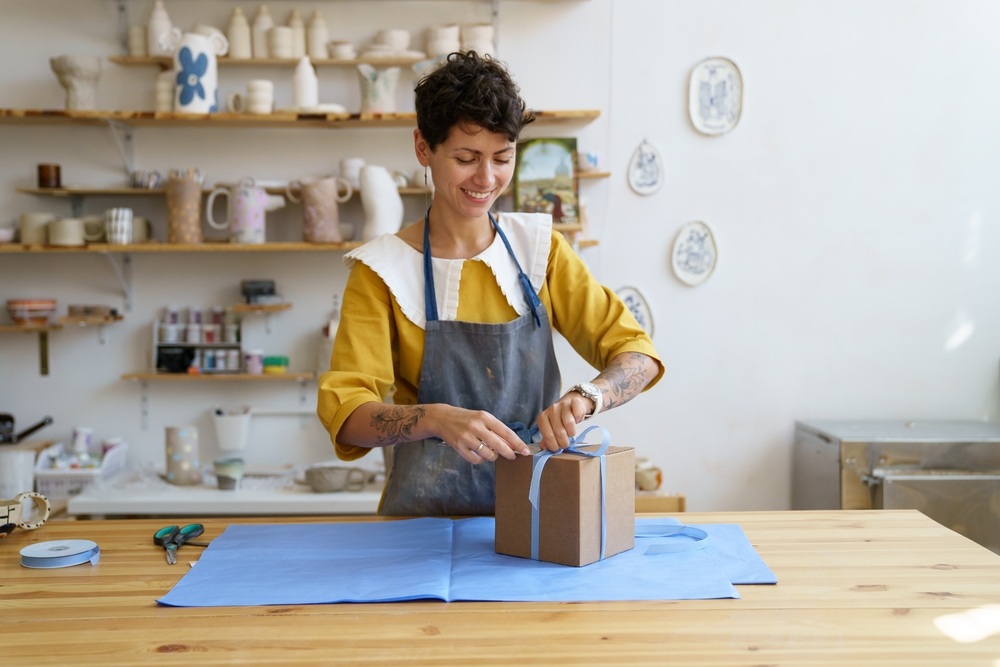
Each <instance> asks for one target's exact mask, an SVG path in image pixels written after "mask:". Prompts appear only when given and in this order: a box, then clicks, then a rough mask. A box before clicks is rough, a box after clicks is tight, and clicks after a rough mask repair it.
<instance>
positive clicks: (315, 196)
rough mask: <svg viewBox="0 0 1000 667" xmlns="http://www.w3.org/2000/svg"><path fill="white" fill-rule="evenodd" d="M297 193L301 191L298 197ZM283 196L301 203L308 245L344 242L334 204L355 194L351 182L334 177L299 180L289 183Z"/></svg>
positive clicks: (304, 233)
mask: <svg viewBox="0 0 1000 667" xmlns="http://www.w3.org/2000/svg"><path fill="white" fill-rule="evenodd" d="M341 186H343V192H341ZM296 190H298V191H299V192H301V194H302V196H301V198H299V197H298V195H297V194H296V192H295V191H296ZM285 194H286V195H287V196H288V199H289V200H291V201H293V202H298V201H302V202H303V203H302V216H303V228H302V237H303V239H304V240H305V241H306V242H307V243H341V242H343V240H344V237H343V234H341V231H340V212H339V211H338V210H337V204H338V203H339V204H342V203H344V202H345V201H347V200H348V199H350V198H351V195H353V194H354V188H353V187H351V183H350V181H348V180H347V179H346V178H341V177H337V176H330V177H328V178H320V179H301V180H298V181H292V182H291V183H289V184H288V187H287V188H286V190H285Z"/></svg>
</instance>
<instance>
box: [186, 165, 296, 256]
mask: <svg viewBox="0 0 1000 667" xmlns="http://www.w3.org/2000/svg"><path fill="white" fill-rule="evenodd" d="M219 195H225V196H226V198H227V199H228V201H229V207H228V209H227V210H228V213H227V215H226V220H225V222H216V221H215V219H214V218H213V217H212V204H214V203H215V198H216V197H218V196H219ZM284 205H285V198H284V197H282V196H281V195H269V194H267V191H266V190H265V189H264V188H260V187H257V185H256V183H255V181H254V180H253V179H252V178H250V177H246V178H244V179H243V180H242V181H240V182H239V184H237V185H235V186H233V187H232V188H225V187H219V188H215V189H214V190H212V192H211V194H209V195H208V202H207V203H206V204H205V216H206V217H207V218H208V224H209V225H210V226H211V227H214V228H215V229H229V230H231V235H230V241H231V242H232V243H264V236H265V224H264V223H265V214H266V213H267V212H268V211H276V210H278V209H279V208H281V207H283V206H284Z"/></svg>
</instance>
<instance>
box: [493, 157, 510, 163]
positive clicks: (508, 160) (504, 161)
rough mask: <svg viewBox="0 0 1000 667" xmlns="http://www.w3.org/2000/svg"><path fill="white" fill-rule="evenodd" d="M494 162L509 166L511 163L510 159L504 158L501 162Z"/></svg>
mask: <svg viewBox="0 0 1000 667" xmlns="http://www.w3.org/2000/svg"><path fill="white" fill-rule="evenodd" d="M494 162H496V163H497V164H510V163H511V159H510V158H506V159H502V160H494Z"/></svg>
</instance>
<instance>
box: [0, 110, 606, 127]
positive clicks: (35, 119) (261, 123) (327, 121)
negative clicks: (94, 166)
mask: <svg viewBox="0 0 1000 667" xmlns="http://www.w3.org/2000/svg"><path fill="white" fill-rule="evenodd" d="M534 113H535V119H536V123H537V124H543V125H544V124H551V123H566V122H574V121H591V120H594V119H595V118H597V117H598V116H600V113H601V112H600V111H598V110H596V109H578V110H573V109H567V110H559V111H537V110H536V111H535V112H534ZM416 118H417V116H416V113H414V112H401V113H392V114H375V115H371V116H362V115H361V114H333V113H295V112H290V111H277V112H275V113H272V114H269V115H266V116H256V115H253V114H239V113H212V114H207V113H206V114H187V113H172V112H171V113H161V112H155V111H68V110H64V109H0V123H3V124H25V125H31V124H66V123H77V124H81V125H107V124H108V123H112V122H116V123H121V124H124V125H126V126H131V127H156V126H159V127H300V128H307V127H323V128H329V129H341V128H342V129H355V128H361V127H413V126H415V125H416Z"/></svg>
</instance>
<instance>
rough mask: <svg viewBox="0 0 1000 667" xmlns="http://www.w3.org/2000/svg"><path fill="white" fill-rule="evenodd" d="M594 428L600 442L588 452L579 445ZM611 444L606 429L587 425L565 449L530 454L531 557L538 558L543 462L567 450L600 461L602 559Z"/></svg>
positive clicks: (581, 444)
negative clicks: (539, 508) (607, 467)
mask: <svg viewBox="0 0 1000 667" xmlns="http://www.w3.org/2000/svg"><path fill="white" fill-rule="evenodd" d="M594 430H600V432H601V444H600V446H599V447H598V448H597V449H596V450H594V451H593V452H588V451H584V450H582V449H580V447H581V446H583V445H585V444H587V443H586V442H585V441H586V439H587V434H588V433H590V432H591V431H594ZM610 444H611V435H610V434H609V433H608V430H607V429H606V428H604V427H603V426H596V425H595V426H589V427H587V428H586V429H584V431H583V432H582V433H580V435H577V436H575V437H572V438H570V444H569V447H567V448H566V449H562V450H559V451H557V452H553V451H550V450H548V449H545V450H542V451H540V452H538V453H536V454H535V455H534V456H532V460H531V484H530V486H529V487H528V500H529V501H530V502H531V557H532V558H533V559H534V560H538V505H539V499H540V497H541V486H542V470H543V469H544V468H545V464H546V463H548V461H549V459H551V458H552V457H553V456H558V455H560V454H562V453H564V452H569V453H571V454H579V455H580V456H587V457H591V458H597V459H600V462H601V560H604V546H605V541H606V533H607V530H606V522H605V502H604V478H605V474H604V473H605V469H606V462H605V458H604V454H605V453H606V452H607V451H608V445H610Z"/></svg>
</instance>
